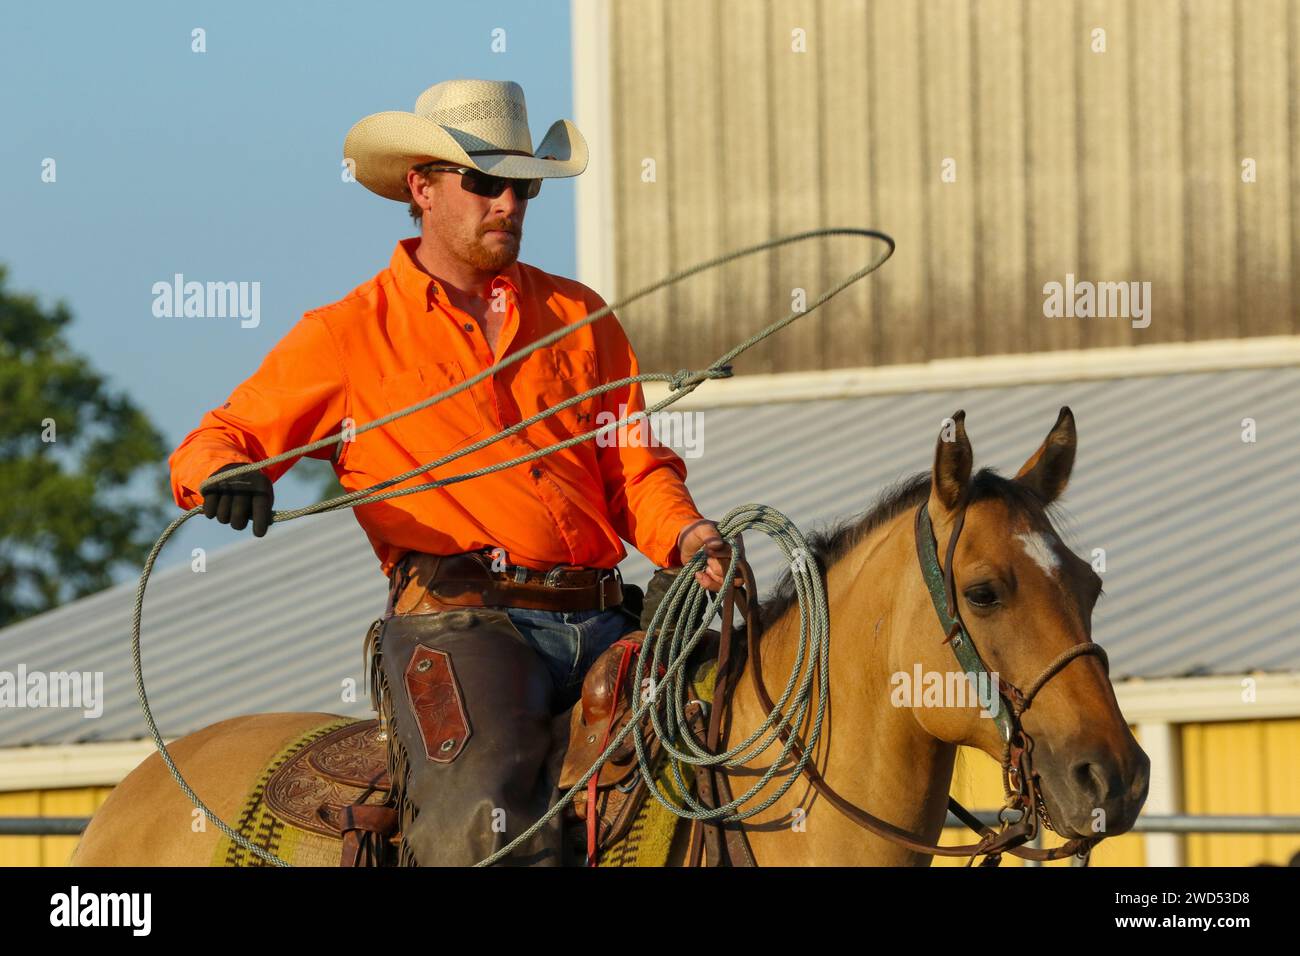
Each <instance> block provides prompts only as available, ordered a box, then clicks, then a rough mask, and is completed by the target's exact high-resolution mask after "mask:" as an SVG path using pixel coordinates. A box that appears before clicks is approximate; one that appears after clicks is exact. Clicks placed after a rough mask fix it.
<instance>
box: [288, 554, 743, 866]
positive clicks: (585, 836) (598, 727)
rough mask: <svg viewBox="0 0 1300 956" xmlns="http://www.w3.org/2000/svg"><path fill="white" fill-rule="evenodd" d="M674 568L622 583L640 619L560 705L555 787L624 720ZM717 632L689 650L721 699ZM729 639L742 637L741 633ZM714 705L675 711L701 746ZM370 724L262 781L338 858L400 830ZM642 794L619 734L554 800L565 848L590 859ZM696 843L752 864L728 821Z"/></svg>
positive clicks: (724, 795) (703, 829)
mask: <svg viewBox="0 0 1300 956" xmlns="http://www.w3.org/2000/svg"><path fill="white" fill-rule="evenodd" d="M678 571H680V568H672V569H666V570H663V569H661V570H659V571H658V572H657V573H656V574H655V576H654V578H653V579H652V580H651V582H650V585H649V587H648V589H647V593H646V594H645V595H644V596H643V595H642V593H641V591H640V588H638V587H636V586H634V585H625V587H624V591H625V595H624V604H625V606H627V607H628V609H629V610H631V611H633V613H637V614H639V617H640V620H641V625H642V628H643V629H642V630H640V631H636V632H633V633H632V634H629V635H628V636H627V637H625V638H623V639H622V640H620V641H617V642H616V643H615V644H614V645H612V646H611V647H609V648H608V649H607V650H606V651H605V652H604V653H603V654H601V656H600V657H599V658H597V659H596V662H595V663H594V664H593V665H592V667H591V669H590V670H589V671H588V672H587V675H586V677H585V678H584V680H583V685H582V697H581V699H580V700H579V701H578V703H576V704H574V706H573V709H572V711H571V712H570V718H569V736H568V744H567V748H568V749H567V750H566V752H565V757H564V763H563V768H562V770H561V774H560V780H559V787H560V790H562V791H566V790H568V789H569V788H571V787H572V786H573V785H574V784H575V783H577V782H578V781H579V780H580V779H581V778H582V776H583V775H584V774H585V773H586V772H587V771H588V770H589V769H590V768H591V765H592V764H593V763H595V761H596V758H597V757H599V756H600V754H601V753H602V752H603V751H604V750H605V748H606V747H607V746H608V745H609V741H610V740H612V739H613V738H614V737H615V736H617V734H618V732H619V731H620V730H622V729H623V727H624V726H625V725H626V723H627V720H628V718H629V717H630V715H631V712H632V710H633V702H634V699H635V696H634V695H635V691H636V689H635V688H633V687H631V686H630V685H631V682H632V667H631V661H632V656H633V654H634V653H635V652H637V651H639V649H640V646H641V642H642V639H643V638H644V637H645V630H644V628H645V627H646V626H648V624H649V622H650V621H651V619H652V618H653V617H654V613H655V609H656V607H657V606H658V603H659V601H660V600H661V599H662V598H663V595H664V592H665V591H666V590H667V588H668V586H669V585H670V584H671V583H672V579H673V577H674V576H675V575H676V573H677V572H678ZM375 623H376V625H378V624H379V622H375ZM725 630H727V631H731V630H732V629H731V628H726V629H725ZM719 637H720V635H719V633H718V632H716V631H709V632H708V644H707V645H702V646H701V648H700V650H699V651H697V654H696V659H697V660H706V659H712V658H716V659H717V662H718V668H717V675H718V686H717V688H716V690H715V696H714V700H715V701H721V700H724V699H725V696H724V695H725V693H726V689H727V684H728V681H727V680H725V679H724V673H725V672H728V671H734V670H735V668H734V666H733V667H729V666H728V656H729V655H728V654H727V649H726V648H720V641H719ZM728 643H731V641H728ZM738 643H739V646H740V647H742V648H743V647H744V642H743V640H741V641H739V642H738ZM731 663H732V664H734V663H736V661H734V660H733V661H732V662H731ZM728 676H729V675H728ZM721 709H722V708H717V707H715V708H712V709H711V711H710V712H706V711H705V708H704V705H703V704H701V702H700V701H698V700H695V701H692V702H691V703H690V704H689V705H688V706H687V708H686V711H685V716H686V717H687V719H688V722H689V726H690V727H691V729H692V731H693V732H694V733H695V735H696V737H697V738H698V739H699V740H700V741H701V742H702V743H707V745H708V746H709V748H710V749H713V748H715V747H716V745H717V741H718V737H719V729H720V725H719V720H718V718H719V716H720V713H719V712H720V710H721ZM611 713H612V715H613V718H612V720H611ZM706 717H707V724H706ZM379 733H380V732H379V722H378V721H377V720H363V721H358V722H356V723H352V724H348V725H346V726H344V727H340V728H338V729H337V730H334V731H332V732H330V733H328V734H326V735H325V736H323V737H321V738H320V739H318V740H316V741H313V742H312V743H310V744H308V745H307V746H306V747H304V748H302V749H301V750H299V751H298V752H297V753H295V754H294V755H293V756H292V757H290V758H289V759H288V760H287V761H286V762H285V763H284V764H283V765H282V766H281V767H280V768H278V769H277V770H276V771H275V772H274V773H273V774H272V776H271V777H270V778H269V780H268V781H267V785H266V789H265V801H266V806H267V809H268V810H269V811H270V812H271V813H273V814H274V815H275V816H277V817H279V818H280V819H281V820H282V821H283V822H284V823H286V824H287V825H289V826H294V827H298V828H300V829H303V830H308V831H311V832H314V833H318V834H322V835H324V836H328V837H333V838H335V839H338V840H341V841H342V856H341V860H340V865H341V866H345V867H353V866H389V865H393V864H394V863H395V861H396V859H397V846H398V844H399V842H400V840H401V834H400V833H399V832H398V817H397V811H396V809H395V807H394V806H393V805H392V802H391V787H392V781H391V780H390V779H389V775H388V771H387V768H386V767H385V762H384V741H383V740H382V739H381V738H380V735H379ZM642 739H643V740H644V742H645V747H646V750H647V752H648V755H649V758H650V764H651V766H652V767H656V768H657V767H658V765H659V760H660V759H661V757H662V746H661V744H660V742H659V740H658V738H657V737H656V736H655V734H654V729H653V727H652V726H650V724H649V723H648V722H647V724H646V726H645V727H644V729H643V730H642ZM696 787H697V790H698V793H697V798H698V799H700V800H701V801H703V802H705V803H706V804H707V805H710V806H718V805H719V804H718V802H717V801H719V800H722V801H729V800H730V799H731V795H730V793H729V792H727V790H728V788H727V786H726V778H725V775H723V774H714V773H713V772H711V770H709V769H708V768H704V772H699V773H697V774H696ZM647 796H648V793H647V785H646V782H645V778H644V777H643V776H642V774H641V770H640V768H639V766H638V762H637V754H636V746H635V743H634V741H633V739H632V735H629V736H628V737H627V739H626V740H624V741H623V743H622V744H621V745H620V747H619V749H618V750H616V751H615V752H614V753H613V754H612V755H611V757H610V759H609V760H607V761H606V762H605V764H604V765H603V766H602V767H601V770H600V773H599V774H598V775H596V776H595V777H594V778H593V779H592V780H591V781H589V783H588V786H587V792H586V795H585V799H574V800H572V801H570V803H569V804H568V806H567V807H566V808H565V810H564V814H565V817H564V818H565V823H566V825H565V832H566V834H567V835H568V837H569V840H570V843H571V848H572V850H574V851H575V852H582V848H584V847H585V854H586V860H587V863H588V864H594V863H595V862H596V860H597V859H598V855H599V853H600V852H601V851H602V850H604V849H606V848H608V847H610V846H612V845H613V844H615V843H616V842H618V841H619V840H621V839H622V838H623V837H624V836H625V835H626V833H627V831H628V828H629V827H630V826H631V824H632V821H633V820H634V818H635V817H636V815H637V812H638V811H639V810H640V809H641V807H642V805H643V804H644V802H645V800H646V797H647ZM706 848H707V849H708V851H709V862H710V865H715V866H716V865H724V864H726V863H731V862H734V863H736V864H739V865H753V857H752V856H751V855H750V853H749V848H748V846H747V844H746V842H745V840H744V836H743V832H742V831H741V830H740V829H739V828H738V827H725V826H723V825H718V824H705V825H703V826H701V825H700V823H699V821H696V822H695V824H694V825H693V826H692V831H691V840H690V846H689V848H688V865H692V866H698V865H700V864H701V862H702V861H701V854H702V852H703V850H704V849H706Z"/></svg>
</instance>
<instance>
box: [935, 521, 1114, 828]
mask: <svg viewBox="0 0 1300 956" xmlns="http://www.w3.org/2000/svg"><path fill="white" fill-rule="evenodd" d="M968 504H969V501H968V500H967V499H965V498H963V499H962V501H961V502H960V503H959V505H958V508H957V515H956V518H955V519H954V521H953V528H952V533H951V534H950V535H949V538H948V547H947V549H946V555H945V561H944V564H943V565H942V566H940V565H939V555H938V546H937V542H936V541H935V536H934V528H933V526H932V524H931V522H930V513H929V508H928V502H927V501H923V502H921V504H920V506H919V507H918V508H917V511H916V548H917V557H918V560H919V561H920V564H921V573H922V576H923V577H924V578H925V582H926V586H927V589H928V590H929V592H930V597H931V599H932V601H933V603H934V607H935V611H936V612H937V613H938V615H939V620H940V623H941V624H943V625H945V631H946V635H947V636H946V637H945V638H944V641H943V643H945V644H947V645H949V646H950V647H951V648H952V650H953V653H954V654H955V655H956V657H957V661H958V663H959V664H960V665H961V666H962V667H963V669H964V670H965V671H966V672H967V673H971V674H975V675H984V676H985V677H988V678H991V676H992V675H991V674H990V672H989V669H988V667H987V666H986V665H985V664H984V661H983V659H982V658H981V657H980V655H979V652H978V651H977V650H976V648H975V643H974V641H972V640H971V636H970V631H969V629H968V628H967V627H966V624H965V622H964V621H963V620H962V618H961V609H960V608H959V607H958V606H957V585H956V580H955V573H954V570H953V567H954V563H955V562H954V557H955V555H956V553H957V540H958V538H959V537H960V536H961V531H962V526H963V525H964V523H965V520H966V508H967V505H968ZM1089 654H1090V655H1093V656H1096V657H1099V658H1101V662H1102V666H1103V667H1104V668H1105V669H1106V670H1107V671H1109V670H1110V664H1109V660H1108V659H1107V657H1106V652H1105V651H1104V650H1103V649H1102V647H1101V645H1099V644H1094V643H1092V642H1090V641H1089V642H1085V643H1081V644H1075V645H1074V646H1072V647H1070V648H1068V649H1067V650H1065V651H1064V652H1062V653H1061V654H1059V655H1057V657H1056V659H1055V660H1053V661H1052V662H1051V663H1050V664H1048V665H1047V667H1046V668H1044V669H1043V672H1042V674H1040V675H1039V677H1038V678H1037V679H1036V680H1035V681H1034V682H1033V683H1032V684H1031V685H1030V687H1029V691H1028V692H1027V693H1026V692H1024V691H1021V690H1020V688H1019V687H1017V686H1016V685H1015V684H1012V683H1011V682H1010V681H1005V680H1002V679H1001V678H1000V677H999V680H998V687H999V699H1000V700H1001V703H1002V707H1001V709H1000V710H999V713H998V714H997V719H998V728H999V730H1000V731H1001V735H1002V739H1003V748H1002V776H1003V790H1004V792H1005V796H1006V803H1005V804H1004V806H1003V809H1002V810H1001V811H999V813H998V819H999V822H1001V823H1002V825H1003V829H1004V831H1005V830H1006V829H1007V828H1009V827H1010V826H1014V825H1017V824H1027V825H1028V828H1029V829H1028V833H1029V839H1033V838H1034V836H1035V835H1036V831H1037V823H1038V822H1039V821H1041V822H1042V824H1043V825H1044V826H1046V827H1047V829H1049V830H1052V831H1053V832H1055V829H1056V828H1055V827H1054V826H1053V825H1052V821H1051V817H1050V815H1049V814H1048V813H1047V809H1046V807H1045V806H1044V805H1043V800H1042V795H1041V792H1040V789H1039V787H1038V779H1039V778H1038V775H1037V774H1036V773H1035V772H1034V769H1033V749H1034V741H1033V738H1032V737H1030V736H1029V734H1028V733H1027V732H1026V731H1025V729H1024V726H1023V725H1022V723H1021V721H1020V718H1021V716H1022V715H1023V714H1024V713H1025V711H1027V710H1028V709H1029V706H1030V704H1032V703H1033V700H1034V697H1036V696H1037V694H1038V692H1039V691H1040V690H1042V689H1043V687H1044V686H1046V685H1047V682H1048V681H1050V680H1051V679H1052V678H1053V677H1055V676H1056V675H1057V674H1059V673H1060V672H1061V671H1062V670H1064V669H1065V667H1066V665H1067V664H1069V663H1070V662H1071V661H1072V660H1074V659H1075V658H1076V657H1083V656H1085V655H1089ZM1001 688H1007V690H1008V691H1009V693H1010V695H1011V699H1010V700H1008V698H1007V696H1006V695H1004V694H1002V693H1001ZM1008 810H1018V811H1020V813H1021V819H1020V820H1019V821H1017V824H1010V823H1009V822H1008V821H1006V820H1005V819H1004V818H1003V813H1004V812H1006V811H1008ZM1085 843H1089V845H1090V841H1085ZM1087 849H1088V846H1083V847H1081V849H1080V852H1084V851H1086V850H1087Z"/></svg>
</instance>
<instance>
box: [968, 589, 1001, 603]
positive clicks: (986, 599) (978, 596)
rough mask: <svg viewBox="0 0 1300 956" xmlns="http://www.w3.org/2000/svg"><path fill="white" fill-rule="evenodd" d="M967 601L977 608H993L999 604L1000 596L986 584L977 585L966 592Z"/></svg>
mask: <svg viewBox="0 0 1300 956" xmlns="http://www.w3.org/2000/svg"><path fill="white" fill-rule="evenodd" d="M966 600H967V601H970V603H971V604H973V605H975V606H976V607H993V605H995V604H997V603H998V596H997V594H996V593H994V591H993V589H992V588H991V587H989V586H988V585H986V584H977V585H975V587H973V588H971V589H970V590H968V591H967V592H966Z"/></svg>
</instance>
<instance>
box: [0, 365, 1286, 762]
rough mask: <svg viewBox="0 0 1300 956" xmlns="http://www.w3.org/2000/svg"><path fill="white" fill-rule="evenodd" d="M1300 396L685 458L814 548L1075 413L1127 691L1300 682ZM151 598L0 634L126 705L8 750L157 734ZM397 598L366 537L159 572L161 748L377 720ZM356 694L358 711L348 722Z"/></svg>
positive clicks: (890, 415) (876, 414)
mask: <svg viewBox="0 0 1300 956" xmlns="http://www.w3.org/2000/svg"><path fill="white" fill-rule="evenodd" d="M706 388H707V386H706ZM704 391H705V389H701V390H700V392H699V393H697V395H702V394H703V393H704ZM1297 396H1300V369H1294V368H1283V369H1264V370H1250V371H1232V372H1213V373H1203V374H1186V375H1170V376H1163V377H1150V378H1133V379H1120V380H1111V381H1093V382H1082V383H1075V384H1070V383H1065V384H1062V383H1053V384H1048V385H1024V386H1015V387H1003V388H981V389H968V390H961V389H954V390H952V391H945V392H927V393H920V394H909V395H888V396H871V397H858V398H851V399H834V400H826V401H808V402H797V403H784V404H782V403H774V404H771V405H766V406H746V407H734V408H715V409H710V410H708V411H707V412H706V413H705V418H704V431H703V454H702V455H701V456H700V457H695V458H686V462H687V466H688V470H689V477H688V483H689V485H690V488H691V491H692V494H693V495H694V496H695V499H696V502H697V504H698V505H699V506H700V509H701V510H702V511H703V512H704V513H705V514H707V515H709V516H710V517H715V518H720V517H721V516H722V515H723V514H724V513H725V512H727V511H728V510H730V509H731V508H734V507H737V506H739V505H741V504H744V503H749V502H761V503H763V504H767V505H770V506H771V507H774V508H776V509H777V510H779V511H781V512H784V513H785V514H786V515H787V516H789V517H790V518H791V519H792V520H793V521H794V522H795V523H796V524H797V525H798V526H799V527H800V528H801V529H803V530H804V531H805V533H806V532H808V531H811V530H813V529H814V528H815V527H817V526H819V525H820V524H823V523H827V522H829V521H831V520H833V519H835V518H838V517H842V516H846V515H851V514H854V513H857V512H859V511H861V510H863V509H864V508H866V507H868V506H869V505H870V504H871V502H872V501H873V500H874V499H875V497H876V495H877V494H878V493H879V491H880V490H881V489H882V488H883V487H885V486H886V485H888V484H890V483H892V482H893V481H895V480H896V479H898V478H900V477H902V476H904V475H907V474H911V473H913V472H916V471H921V470H924V469H928V468H929V466H930V462H931V456H932V454H933V449H934V442H935V438H936V435H937V433H938V428H939V423H940V421H941V420H942V419H943V418H944V416H946V415H949V414H951V413H952V412H953V411H955V410H956V409H958V408H965V409H966V411H967V419H966V425H967V431H968V433H969V435H970V437H971V442H972V444H973V446H974V449H975V459H976V465H977V466H982V465H992V466H994V467H997V468H999V469H1000V470H1001V471H1003V472H1004V473H1013V472H1014V471H1015V470H1016V469H1017V468H1018V467H1019V466H1020V464H1021V463H1022V462H1023V461H1024V460H1025V458H1026V457H1028V455H1029V454H1030V453H1031V452H1032V451H1033V450H1034V449H1035V448H1036V447H1037V446H1038V443H1039V442H1040V441H1041V440H1042V438H1043V437H1044V435H1045V434H1046V433H1047V431H1048V429H1049V428H1050V427H1051V425H1052V423H1053V422H1054V421H1055V418H1056V412H1057V409H1058V408H1059V407H1060V406H1061V405H1069V406H1070V407H1071V408H1072V409H1073V410H1074V413H1075V416H1076V419H1077V422H1078V430H1079V455H1078V460H1077V463H1076V465H1075V469H1074V475H1073V478H1072V480H1071V482H1070V487H1069V490H1068V492H1067V493H1066V496H1065V500H1064V503H1065V506H1066V514H1067V516H1068V517H1069V518H1070V520H1068V521H1067V522H1066V527H1065V528H1063V529H1062V531H1063V534H1064V535H1065V538H1066V541H1067V543H1069V544H1071V545H1072V546H1073V547H1075V548H1076V550H1078V551H1079V552H1080V553H1082V554H1085V555H1086V554H1088V553H1089V552H1090V551H1091V549H1092V548H1094V547H1102V548H1105V550H1106V553H1107V571H1106V573H1105V574H1104V575H1103V577H1104V579H1105V585H1106V596H1105V597H1104V598H1103V599H1102V601H1101V603H1100V604H1099V605H1098V608H1097V612H1096V615H1095V618H1094V636H1095V637H1096V639H1097V640H1098V641H1100V642H1101V643H1102V644H1104V645H1105V647H1106V649H1107V651H1108V652H1109V655H1110V659H1111V673H1112V676H1113V677H1114V678H1115V679H1117V680H1118V679H1123V678H1125V677H1129V676H1141V677H1160V676H1179V675H1189V674H1236V673H1246V672H1251V671H1300V628H1298V627H1297V624H1296V622H1297V621H1298V620H1300V534H1297V533H1296V530H1295V529H1296V528H1297V527H1300V495H1297V494H1296V492H1295V489H1294V480H1295V477H1296V470H1297V469H1296V465H1297V451H1296V449H1297V448H1300V421H1298V420H1297V417H1296V415H1295V412H1294V408H1295V400H1296V397H1297ZM1246 417H1250V418H1253V419H1255V420H1256V422H1257V423H1258V441H1257V442H1256V443H1253V444H1247V443H1243V442H1242V440H1241V422H1242V419H1243V418H1246ZM746 550H747V553H748V555H749V558H750V561H751V564H752V565H753V567H754V570H755V573H756V574H757V576H758V580H759V582H760V584H762V585H763V586H764V587H765V588H766V587H769V586H770V585H772V584H773V583H774V582H775V578H776V573H777V570H778V566H779V565H778V560H779V553H778V552H777V550H776V548H775V547H774V546H773V545H772V544H771V543H770V542H769V541H768V540H767V538H766V537H765V536H763V535H761V534H755V533H751V534H750V535H749V536H747V537H746ZM623 571H624V576H625V577H626V578H627V580H629V581H633V582H637V583H641V584H644V582H645V581H646V580H647V579H648V577H649V575H650V573H651V571H652V567H651V565H650V564H649V562H647V561H646V560H645V559H644V558H642V557H641V556H640V555H634V556H633V557H631V558H629V559H628V561H626V562H625V563H624V565H623ZM134 590H135V582H134V581H131V582H127V583H125V584H122V585H120V586H118V587H115V588H112V589H110V590H108V591H105V592H103V593H101V594H98V595H94V596H92V597H88V598H84V599H82V600H79V601H76V602H73V603H71V604H69V605H67V606H65V607H62V608H59V609H57V610H55V611H51V612H49V613H47V614H43V615H40V616H38V617H36V618H33V619H31V620H28V621H24V622H21V623H19V624H16V625H13V626H12V627H9V628H6V629H4V630H3V631H0V670H9V671H13V670H15V669H16V667H17V665H18V663H19V662H22V663H23V664H24V665H25V666H26V667H27V669H28V671H29V672H30V671H51V670H55V671H67V670H83V671H85V670H89V671H103V672H104V685H105V699H106V704H105V707H104V713H103V715H102V716H101V717H99V718H97V719H86V718H84V717H82V716H81V713H80V711H70V710H23V709H18V710H9V711H0V714H2V715H3V716H2V717H0V746H14V745H19V744H27V743H44V744H50V743H68V742H74V741H90V740H123V739H130V738H137V737H142V736H145V735H146V730H145V725H144V719H143V717H142V715H141V713H140V708H139V704H138V702H137V700H136V697H135V693H134V686H133V681H132V676H131V666H130V654H129V647H130V645H129V641H130V615H131V605H132V599H133V596H134ZM385 593H386V588H385V582H384V580H383V578H381V577H380V575H379V573H378V563H377V561H376V560H375V557H374V554H373V552H372V551H371V550H370V547H369V544H368V542H367V540H366V538H365V536H364V534H362V532H361V530H360V528H359V527H358V526H357V525H356V522H355V520H354V519H353V517H352V516H351V515H350V514H331V515H322V516H316V517H312V518H306V519H302V520H300V521H297V522H293V523H290V524H287V525H284V526H281V527H277V528H276V529H274V530H273V531H272V532H271V534H270V535H268V537H267V538H265V539H263V540H262V541H255V540H251V539H245V540H243V541H241V542H240V543H237V544H234V545H232V546H230V547H228V548H224V549H221V550H218V551H215V552H213V553H211V554H210V555H209V556H208V570H207V571H206V572H204V574H202V575H199V574H195V573H193V572H191V571H190V570H189V569H188V567H186V566H182V567H178V568H173V569H169V570H167V571H163V572H159V573H158V574H157V575H156V576H155V577H154V579H153V580H152V582H151V583H150V588H149V591H148V593H147V595H146V599H145V612H144V630H143V659H144V673H145V679H146V685H147V687H148V690H149V694H150V701H151V704H152V705H153V708H154V712H155V715H156V716H157V718H158V720H159V724H160V726H161V728H162V731H163V733H164V734H165V735H167V736H172V735H178V734H183V733H188V732H190V731H192V730H195V729H197V728H199V727H202V726H205V725H207V724H210V723H213V722H214V721H217V720H220V719H223V718H225V717H229V716H233V715H235V714H241V713H253V712H259V711H288V710H304V711H316V710H322V711H329V712H333V713H342V714H354V715H357V716H366V715H368V713H369V709H368V707H367V705H366V703H365V695H364V694H363V693H362V686H363V683H362V672H363V664H362V659H361V643H362V638H363V636H364V634H365V631H366V628H367V626H368V624H369V623H370V621H371V620H373V619H374V618H375V617H377V616H378V615H379V614H380V613H381V612H382V608H383V605H384V600H385ZM346 681H351V682H352V683H353V684H354V685H355V687H356V691H357V696H358V698H359V700H358V701H357V702H351V703H350V702H345V701H344V700H343V698H342V690H343V687H344V683H345V682H346Z"/></svg>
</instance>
